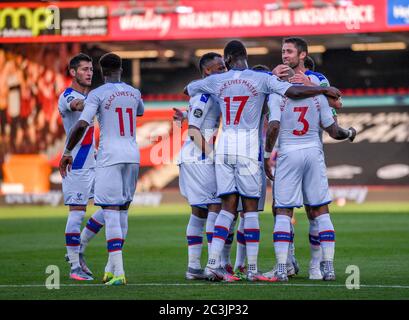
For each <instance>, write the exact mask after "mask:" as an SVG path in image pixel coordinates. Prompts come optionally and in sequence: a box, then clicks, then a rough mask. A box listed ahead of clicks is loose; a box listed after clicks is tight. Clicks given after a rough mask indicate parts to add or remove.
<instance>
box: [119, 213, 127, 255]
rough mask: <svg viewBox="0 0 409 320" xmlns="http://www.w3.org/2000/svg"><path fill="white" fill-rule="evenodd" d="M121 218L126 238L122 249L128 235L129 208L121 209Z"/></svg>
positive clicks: (123, 236)
mask: <svg viewBox="0 0 409 320" xmlns="http://www.w3.org/2000/svg"><path fill="white" fill-rule="evenodd" d="M119 219H120V223H121V230H122V239H123V240H124V241H123V242H122V249H123V248H124V242H125V239H126V236H127V235H128V210H120V211H119Z"/></svg>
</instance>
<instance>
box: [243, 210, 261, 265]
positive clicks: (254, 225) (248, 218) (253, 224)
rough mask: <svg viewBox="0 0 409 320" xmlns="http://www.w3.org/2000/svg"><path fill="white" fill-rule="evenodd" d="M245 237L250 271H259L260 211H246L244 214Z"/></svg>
mask: <svg viewBox="0 0 409 320" xmlns="http://www.w3.org/2000/svg"><path fill="white" fill-rule="evenodd" d="M244 238H245V240H246V254H247V261H248V271H251V272H254V273H257V272H258V268H257V258H258V248H259V242H260V225H259V221H258V212H246V213H245V214H244Z"/></svg>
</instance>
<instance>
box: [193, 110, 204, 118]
mask: <svg viewBox="0 0 409 320" xmlns="http://www.w3.org/2000/svg"><path fill="white" fill-rule="evenodd" d="M193 115H194V116H195V117H196V118H201V117H202V116H203V111H202V110H200V109H195V111H193Z"/></svg>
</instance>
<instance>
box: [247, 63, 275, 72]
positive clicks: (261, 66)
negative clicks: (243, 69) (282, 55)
mask: <svg viewBox="0 0 409 320" xmlns="http://www.w3.org/2000/svg"><path fill="white" fill-rule="evenodd" d="M251 70H255V71H268V72H269V71H271V70H270V68H269V67H267V66H266V65H264V64H256V65H255V66H253V67H252V68H251Z"/></svg>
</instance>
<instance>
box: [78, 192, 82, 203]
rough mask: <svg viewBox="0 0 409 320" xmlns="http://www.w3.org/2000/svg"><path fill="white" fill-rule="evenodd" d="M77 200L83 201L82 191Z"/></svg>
mask: <svg viewBox="0 0 409 320" xmlns="http://www.w3.org/2000/svg"><path fill="white" fill-rule="evenodd" d="M77 201H82V193H80V192H78V193H77Z"/></svg>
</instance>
